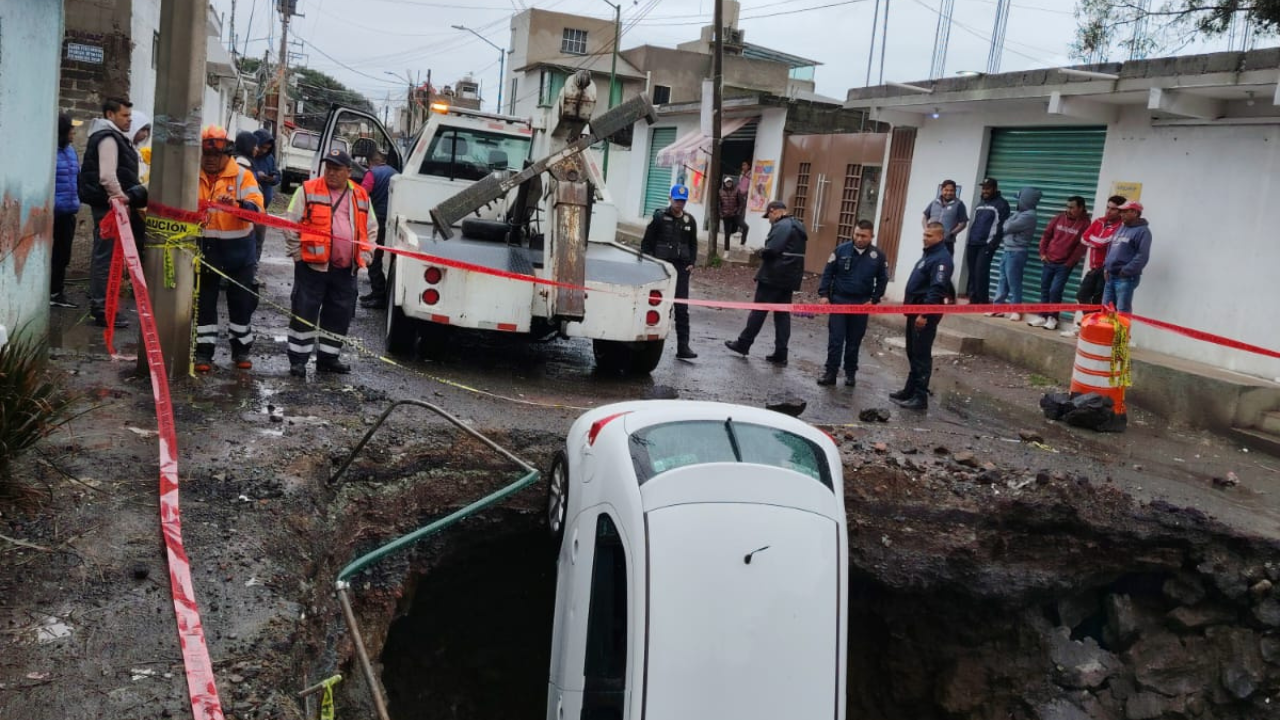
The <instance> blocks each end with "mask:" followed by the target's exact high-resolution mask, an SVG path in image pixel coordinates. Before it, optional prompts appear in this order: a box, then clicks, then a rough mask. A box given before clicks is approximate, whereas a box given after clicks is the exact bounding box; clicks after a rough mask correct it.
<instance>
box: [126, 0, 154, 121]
mask: <svg viewBox="0 0 1280 720" xmlns="http://www.w3.org/2000/svg"><path fill="white" fill-rule="evenodd" d="M129 25H130V28H129V33H130V37H132V38H133V52H132V53H131V54H130V57H129V100H131V101H132V102H133V107H134V108H135V109H137V110H142V111H143V112H145V113H146V114H147V115H148V116H149V117H153V118H154V117H155V116H156V113H155V109H156V68H155V57H154V54H153V51H152V41H153V39H154V38H155V33H156V32H157V31H158V30H159V29H160V0H133V17H132V18H131V19H130V21H129Z"/></svg>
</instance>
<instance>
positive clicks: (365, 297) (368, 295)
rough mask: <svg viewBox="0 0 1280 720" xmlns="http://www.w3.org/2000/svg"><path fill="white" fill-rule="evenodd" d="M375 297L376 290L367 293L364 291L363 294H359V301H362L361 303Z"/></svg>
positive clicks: (376, 294)
mask: <svg viewBox="0 0 1280 720" xmlns="http://www.w3.org/2000/svg"><path fill="white" fill-rule="evenodd" d="M377 297H378V293H376V292H367V293H365V294H363V295H361V296H360V302H362V303H366V302H369V301H370V300H374V299H376V298H377Z"/></svg>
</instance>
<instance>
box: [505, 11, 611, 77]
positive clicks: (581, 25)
mask: <svg viewBox="0 0 1280 720" xmlns="http://www.w3.org/2000/svg"><path fill="white" fill-rule="evenodd" d="M602 7H603V5H602ZM517 24H519V25H520V28H521V31H522V32H523V33H524V34H525V35H526V37H527V38H528V40H527V43H525V44H523V45H522V46H521V47H520V48H519V50H520V52H521V56H522V60H523V61H522V62H515V58H514V57H511V58H508V60H509V61H510V62H511V67H523V66H524V65H527V64H529V63H535V62H540V61H543V60H549V59H551V58H555V57H563V56H564V53H562V52H560V42H561V40H563V39H564V30H565V28H573V29H574V30H585V31H586V33H587V54H588V55H593V54H596V53H605V52H612V51H613V18H612V17H609V18H608V19H604V18H590V17H583V16H581V15H571V14H569V13H558V12H550V11H547V10H526V11H525V12H522V13H520V14H519V15H517V16H515V18H514V19H513V21H512V28H513V33H514V32H515V30H514V28H515V27H516V25H517ZM511 49H513V50H514V49H516V47H515V45H514V44H513V46H512V48H511Z"/></svg>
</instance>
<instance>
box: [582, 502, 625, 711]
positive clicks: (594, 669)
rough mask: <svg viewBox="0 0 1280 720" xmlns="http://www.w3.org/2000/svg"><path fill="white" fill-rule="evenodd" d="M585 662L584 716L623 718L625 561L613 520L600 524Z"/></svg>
mask: <svg viewBox="0 0 1280 720" xmlns="http://www.w3.org/2000/svg"><path fill="white" fill-rule="evenodd" d="M586 640H587V643H586V648H585V649H586V653H585V655H584V659H583V673H582V674H583V691H584V692H583V702H582V704H583V714H582V717H584V718H587V717H591V718H614V717H617V718H620V717H622V709H623V700H624V699H625V697H626V689H627V556H626V549H625V548H624V547H623V546H622V538H621V536H620V535H619V534H618V528H617V526H616V525H614V524H613V519H612V518H610V517H609V516H608V515H606V514H604V513H601V514H600V516H599V517H597V518H596V542H595V558H594V559H593V561H592V564H591V601H590V605H589V606H588V608H587V638H586Z"/></svg>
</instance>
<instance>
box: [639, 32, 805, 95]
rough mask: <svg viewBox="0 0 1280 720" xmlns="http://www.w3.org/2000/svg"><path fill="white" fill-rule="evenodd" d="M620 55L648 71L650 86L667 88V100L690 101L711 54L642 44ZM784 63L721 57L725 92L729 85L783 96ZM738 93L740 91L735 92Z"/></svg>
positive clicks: (699, 87)
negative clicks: (722, 58) (669, 94)
mask: <svg viewBox="0 0 1280 720" xmlns="http://www.w3.org/2000/svg"><path fill="white" fill-rule="evenodd" d="M622 57H624V58H626V59H627V61H628V62H630V63H631V64H632V65H634V66H635V67H636V69H638V70H640V72H645V73H649V74H650V81H651V83H652V84H653V85H666V86H667V87H669V88H671V102H672V103H682V102H692V101H694V100H697V99H699V98H701V97H702V81H703V80H705V79H706V78H708V77H710V76H711V56H710V55H704V54H702V53H698V52H690V51H688V50H675V49H672V48H664V47H656V46H653V45H642V46H641V47H638V48H632V49H630V50H626V51H624V52H623V53H622ZM787 70H788V69H787V66H786V65H782V64H780V63H775V62H769V61H767V60H755V59H751V58H744V57H735V56H727V57H725V59H724V84H725V92H726V94H732V90H731V88H738V89H745V90H751V91H758V92H764V93H770V94H773V95H785V94H786V92H787ZM739 94H741V93H739Z"/></svg>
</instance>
